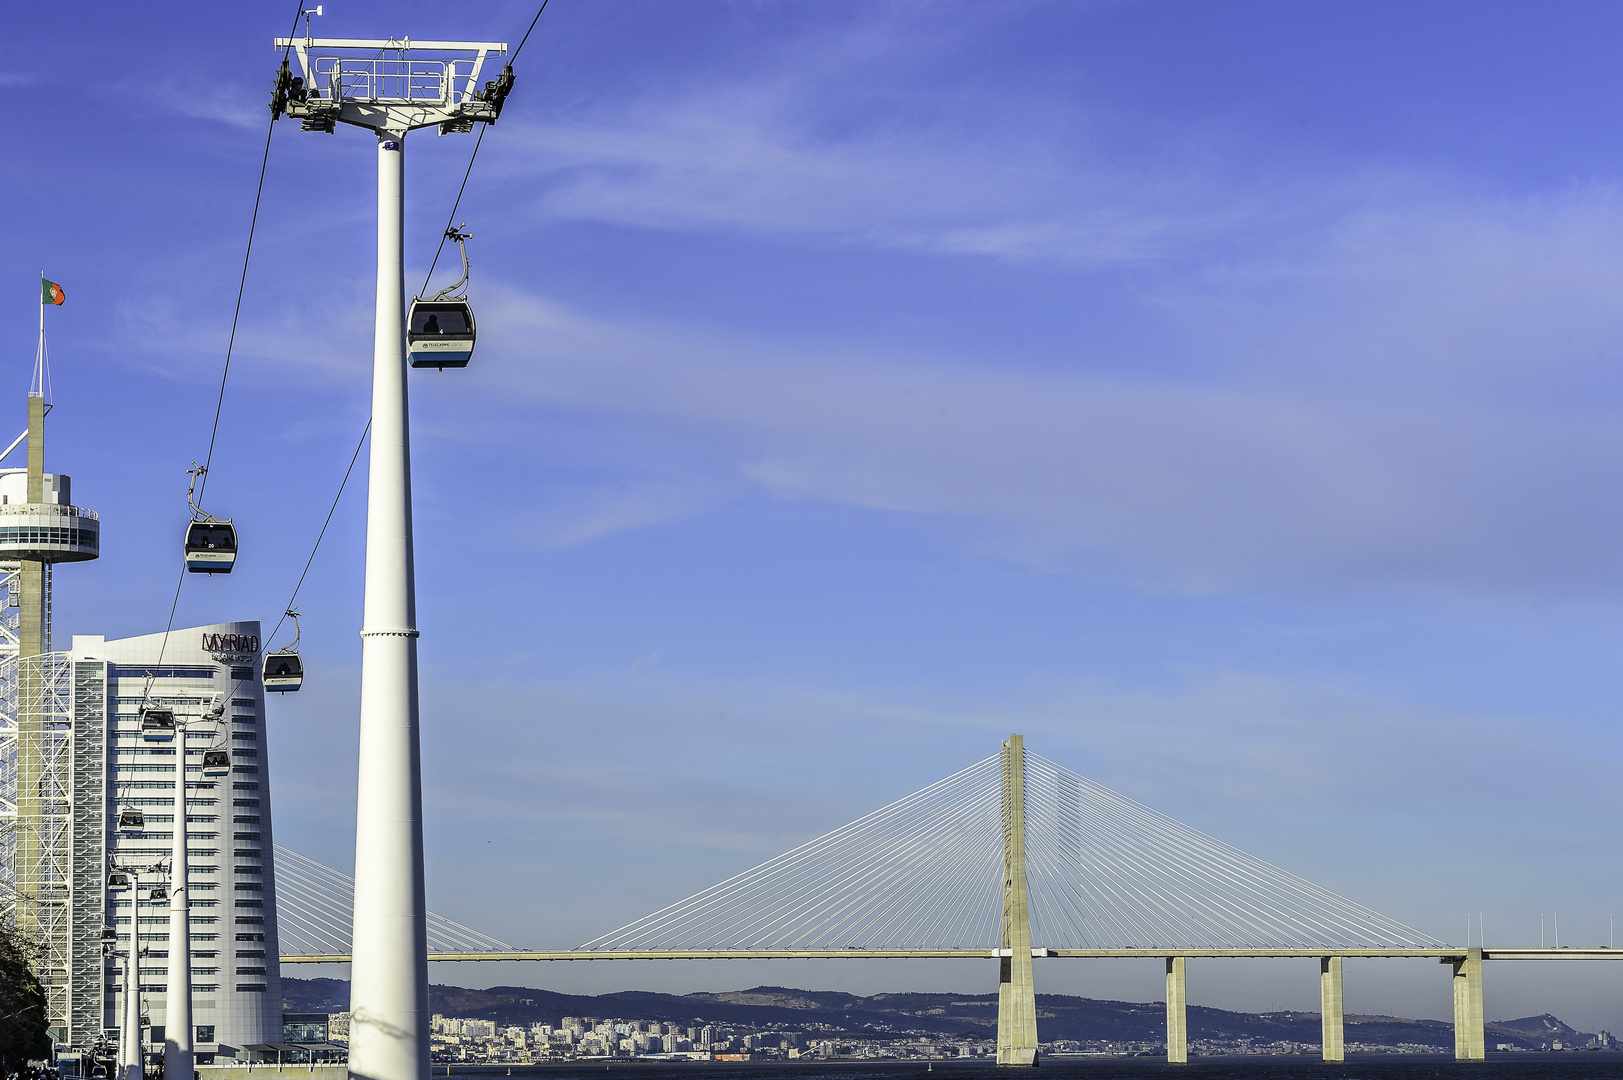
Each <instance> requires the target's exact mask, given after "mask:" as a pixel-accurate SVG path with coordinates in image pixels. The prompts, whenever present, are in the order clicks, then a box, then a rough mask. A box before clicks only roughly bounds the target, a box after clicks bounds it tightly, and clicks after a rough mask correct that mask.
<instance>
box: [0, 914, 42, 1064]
mask: <svg viewBox="0 0 1623 1080" xmlns="http://www.w3.org/2000/svg"><path fill="white" fill-rule="evenodd" d="M38 958H39V950H38V949H37V948H35V947H34V946H33V945H32V944H31V943H30V942H28V941H27V940H26V939H25V938H24V937H23V935H22V934H21V932H20V931H18V929H17V925H16V923H14V922H12V921H11V920H9V919H8V920H5V921H3V922H0V1074H5V1073H11V1072H15V1071H18V1070H21V1069H22V1068H24V1067H25V1066H26V1065H27V1064H28V1062H29V1061H30V1060H35V1061H38V1060H40V1059H42V1058H48V1057H50V1056H51V1036H50V1033H49V1031H48V1030H47V1027H48V1025H47V1021H46V1016H45V988H44V987H43V986H41V985H40V981H39V976H38V975H37V974H35V972H34V965H35V963H36V962H37V961H38Z"/></svg>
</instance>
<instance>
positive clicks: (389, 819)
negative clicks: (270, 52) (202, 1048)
mask: <svg viewBox="0 0 1623 1080" xmlns="http://www.w3.org/2000/svg"><path fill="white" fill-rule="evenodd" d="M275 46H276V48H278V49H281V50H284V52H283V55H284V59H283V61H282V67H281V70H280V71H279V72H278V73H277V80H276V88H275V91H274V93H273V96H272V98H271V114H272V117H273V118H277V117H280V116H281V115H282V114H283V113H284V112H285V113H286V114H287V115H288V116H292V117H296V118H298V119H300V120H301V121H302V125H301V127H302V129H303V130H305V131H320V132H326V133H328V134H331V133H332V132H333V131H334V130H335V127H336V125H337V124H349V125H352V126H355V127H360V128H365V129H367V130H369V131H371V132H372V133H373V136H374V140H375V147H376V149H375V151H374V152H375V154H376V155H377V170H378V203H377V207H378V247H377V300H376V311H375V319H374V324H373V327H374V328H373V345H372V451H371V460H370V466H369V470H370V471H369V477H368V480H369V486H368V491H367V515H366V596H365V602H364V613H363V617H362V625H361V710H360V743H361V746H360V771H359V777H358V783H357V790H356V814H355V904H354V927H353V930H352V934H351V957H352V959H351V964H350V1055H349V1063H350V1064H349V1071H350V1074H351V1075H352V1076H357V1077H366V1078H367V1080H425V1078H426V1077H427V1076H428V1065H429V1060H428V940H427V929H428V920H427V910H428V909H427V904H426V901H425V897H424V883H423V798H422V768H421V759H420V749H419V739H418V702H417V601H416V574H415V569H414V567H413V551H412V528H411V526H412V522H411V441H410V430H409V421H408V402H407V393H406V342H405V329H406V327H405V322H406V320H405V266H404V261H403V258H404V256H403V240H404V237H403V233H404V229H405V140H406V135H407V133H408V132H411V131H414V130H417V129H419V128H424V127H438V128H439V131H440V134H442V135H444V134H449V133H453V132H468V131H472V130H473V125H474V123H475V122H476V121H481V122H484V123H494V122H495V121H496V118H497V117H498V116H499V115H500V114H501V107H502V102H503V101H504V100H505V99H506V96H507V92H508V90H509V89H510V88H511V87H512V82H513V74H512V68H511V67H510V66H509V67H505V68H504V69H503V71H502V73H501V75H500V76H499V77H498V78H497V79H494V80H491V81H490V82H487V83H486V84H485V85H484V86H483V87H481V86H480V83H479V77H480V73H481V71H482V70H483V68H484V65H485V62H486V61H487V59H489V58H490V57H491V56H492V55H500V56H505V55H506V53H507V46H506V44H505V43H501V42H458V41H412V40H410V39H405V40H395V39H392V38H391V39H389V40H387V41H369V40H358V39H353V38H339V39H318V38H313V37H311V36H309V28H308V23H307V24H306V34H305V36H304V37H302V38H278V39H276V41H275ZM289 53H292V54H294V55H296V56H297V58H298V65H299V70H300V72H301V73H302V74H301V75H299V76H295V75H293V73H292V70H291V69H290V67H289V65H288V62H287V59H286V56H287V55H288V54H289ZM172 966H173V965H171V967H172ZM186 1075H187V1076H190V1073H187V1074H186Z"/></svg>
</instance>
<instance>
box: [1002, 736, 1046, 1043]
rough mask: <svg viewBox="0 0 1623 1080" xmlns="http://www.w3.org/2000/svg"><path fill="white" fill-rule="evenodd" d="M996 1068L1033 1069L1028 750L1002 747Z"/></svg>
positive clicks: (1018, 744)
mask: <svg viewBox="0 0 1623 1080" xmlns="http://www.w3.org/2000/svg"><path fill="white" fill-rule="evenodd" d="M998 952H999V957H998V985H997V1063H998V1064H999V1065H1000V1066H1001V1065H1009V1066H1016V1067H1026V1068H1030V1067H1031V1066H1033V1065H1036V1064H1037V990H1036V986H1035V984H1034V983H1033V982H1032V977H1031V920H1030V917H1029V915H1028V912H1027V905H1026V746H1025V740H1024V739H1023V738H1022V737H1021V736H1019V735H1010V736H1009V738H1008V739H1007V741H1005V742H1004V744H1003V933H1002V941H1001V942H1000V947H999V949H998Z"/></svg>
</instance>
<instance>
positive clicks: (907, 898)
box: [785, 810, 951, 940]
mask: <svg viewBox="0 0 1623 1080" xmlns="http://www.w3.org/2000/svg"><path fill="white" fill-rule="evenodd" d="M926 813H927V815H934V814H936V813H937V812H935V811H933V810H930V811H927V812H926ZM948 827H949V828H950V827H951V823H950V822H949V823H948ZM922 840H923V838H922V837H920V836H917V835H915V836H914V838H913V845H912V850H911V851H903V852H899V853H895V854H890V855H889V857H881V858H879V859H877V860H869V864H868V865H864V866H859V867H857V868H854V869H852V870H851V871H849V872H848V873H847V880H846V881H844V882H838V881H837V882H836V883H835V885H836V888H835V889H834V890H831V891H836V892H838V893H841V894H845V895H849V894H850V893H853V892H854V893H856V895H857V896H859V897H865V898H864V899H863V900H862V901H861V902H859V903H858V904H856V905H846V906H845V907H844V908H843V909H841V910H840V912H839V923H840V925H837V926H834V927H832V928H831V927H830V925H829V924H830V923H831V922H833V921H834V920H833V918H832V917H831V916H829V915H826V914H823V915H821V917H820V919H819V922H820V925H819V926H818V927H817V929H818V930H819V931H820V932H821V933H823V934H824V935H829V934H831V933H837V934H839V935H843V936H849V935H852V934H857V935H869V936H872V935H874V934H876V933H884V932H886V928H885V927H884V926H883V922H882V921H883V920H885V919H886V917H887V912H888V913H889V916H890V920H891V921H892V922H893V923H894V922H895V921H896V918H897V917H898V916H899V915H901V916H905V915H907V914H908V913H907V911H906V908H907V907H908V906H909V905H911V904H916V903H918V902H919V901H918V896H919V895H922V894H923V893H924V892H925V891H926V890H929V889H937V890H939V887H940V885H939V883H937V882H932V881H930V880H928V879H918V877H917V874H918V867H917V864H918V863H919V862H920V859H921V857H922V854H923V852H922V848H921V844H922ZM935 844H936V846H937V847H939V846H940V844H939V841H936V842H935ZM884 854H885V853H882V855H884ZM906 856H910V857H906ZM895 874H908V875H912V876H913V881H912V885H913V887H912V889H911V890H896V889H892V890H890V891H889V892H887V893H881V894H878V895H873V896H865V890H866V886H867V882H866V881H864V880H863V879H864V878H868V877H872V876H874V875H881V876H883V875H895ZM785 884H786V885H787V886H788V887H790V888H793V887H794V883H785ZM825 907H826V905H825ZM813 914H814V915H815V914H817V912H813ZM801 921H804V920H801ZM912 932H913V933H916V932H917V931H916V929H915V930H913V931H912ZM891 940H894V936H893V937H892V938H891Z"/></svg>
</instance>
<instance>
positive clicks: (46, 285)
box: [39, 278, 68, 307]
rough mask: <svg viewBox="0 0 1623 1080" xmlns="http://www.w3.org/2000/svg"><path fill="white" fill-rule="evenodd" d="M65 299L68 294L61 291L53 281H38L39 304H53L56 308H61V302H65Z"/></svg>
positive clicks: (42, 279)
mask: <svg viewBox="0 0 1623 1080" xmlns="http://www.w3.org/2000/svg"><path fill="white" fill-rule="evenodd" d="M67 298H68V294H67V293H65V292H63V291H62V286H60V285H58V284H57V283H56V282H54V281H46V280H45V279H44V278H40V279H39V302H40V303H42V304H55V305H56V306H57V307H61V306H62V301H64V300H66V299H67Z"/></svg>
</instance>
